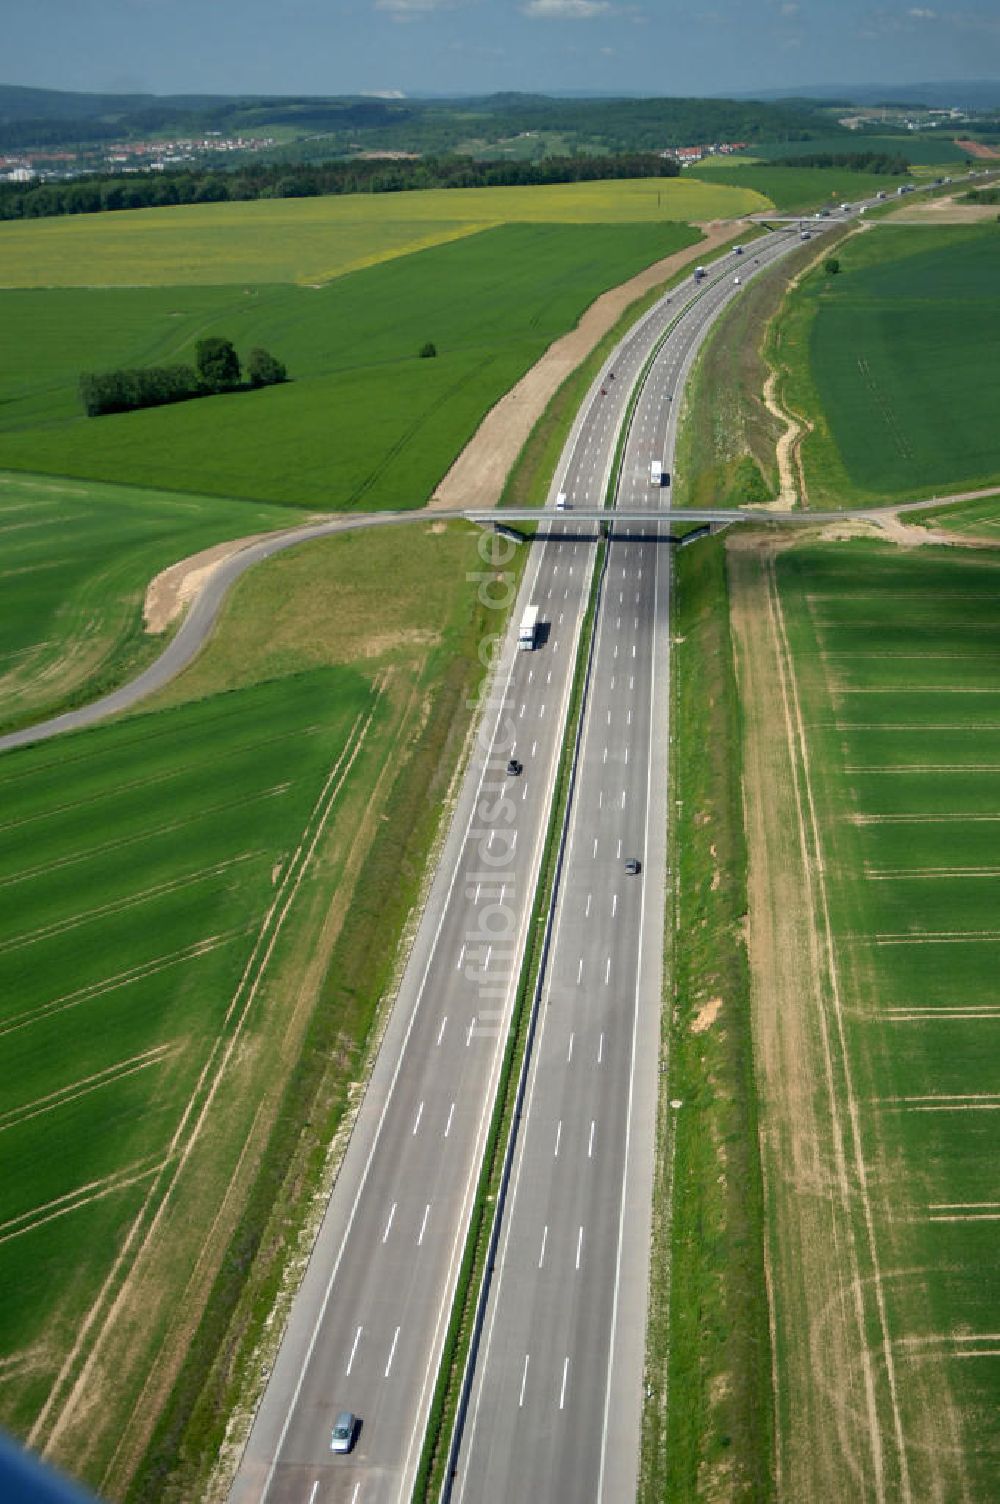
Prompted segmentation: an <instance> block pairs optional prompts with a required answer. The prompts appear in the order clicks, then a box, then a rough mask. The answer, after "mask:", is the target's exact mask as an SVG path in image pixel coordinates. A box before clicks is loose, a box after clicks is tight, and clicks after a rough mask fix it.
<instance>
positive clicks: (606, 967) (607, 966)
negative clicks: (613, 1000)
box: [604, 956, 611, 987]
mask: <svg viewBox="0 0 1000 1504" xmlns="http://www.w3.org/2000/svg"><path fill="white" fill-rule="evenodd" d="M610 981H611V957H610V956H608V958H607V960H606V961H605V963H604V985H605V987H606V986H607V985H608V983H609V982H610Z"/></svg>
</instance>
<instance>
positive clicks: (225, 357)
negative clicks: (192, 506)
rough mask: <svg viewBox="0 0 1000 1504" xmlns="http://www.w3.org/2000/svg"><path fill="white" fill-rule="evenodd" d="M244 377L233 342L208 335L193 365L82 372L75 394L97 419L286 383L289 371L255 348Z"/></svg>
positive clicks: (265, 352) (265, 351)
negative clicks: (108, 415)
mask: <svg viewBox="0 0 1000 1504" xmlns="http://www.w3.org/2000/svg"><path fill="white" fill-rule="evenodd" d="M245 378H246V379H245V380H244V372H243V370H242V368H241V366H240V358H239V356H238V354H237V353H236V349H235V347H234V345H233V344H232V341H231V340H228V339H222V338H220V337H219V336H217V335H212V336H209V337H208V338H207V339H200V340H199V341H198V343H197V345H196V347H195V364H194V365H193V366H191V365H170V366H129V367H122V368H120V369H118V370H115V371H85V372H84V374H83V375H82V376H81V377H80V398H81V401H82V402H83V406H84V411H85V412H86V414H87V416H88V418H99V417H101V416H102V415H103V414H105V413H127V412H133V411H134V410H135V409H136V408H140V407H163V406H164V405H165V404H167V403H169V402H187V401H189V400H190V399H191V398H192V397H213V396H217V395H218V394H219V393H220V392H236V391H246V390H248V389H250V388H256V387H262V386H275V385H277V384H278V383H279V382H282V381H287V380H288V373H287V371H286V370H285V367H284V365H283V364H282V363H281V361H280V360H278V359H276V358H275V356H273V355H272V354H271V353H270V351H268V350H263V349H260V348H259V347H258V348H256V349H253V350H251V351H250V354H249V355H248V356H247V363H246V372H245Z"/></svg>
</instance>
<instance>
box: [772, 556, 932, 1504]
mask: <svg viewBox="0 0 1000 1504" xmlns="http://www.w3.org/2000/svg"><path fill="white" fill-rule="evenodd" d="M762 567H763V572H764V580H765V590H766V597H767V610H768V616H769V619H770V623H771V631H772V634H773V637H774V642H775V647H776V649H777V659H778V673H779V678H780V682H781V698H782V702H783V706H784V716H785V734H786V740H787V744H788V754H789V759H790V762H791V767H792V779H793V787H794V790H795V804H796V810H797V815H798V822H799V848H800V852H801V858H802V871H803V878H804V885H805V889H806V905H807V908H808V912H809V913H810V914H817V915H818V916H819V918H820V923H821V933H820V935H818V936H817V937H816V938H817V940H818V941H819V943H820V947H821V951H822V956H821V957H818V958H817V959H818V960H819V961H820V965H821V968H822V972H823V974H824V976H825V980H826V982H827V984H828V987H829V994H830V1006H829V1012H830V1013H831V1014H832V1019H831V1018H830V1017H828V1009H827V1006H826V1004H825V1003H824V1000H823V997H822V988H821V989H820V990H819V993H818V997H817V1001H818V1004H819V1006H818V1010H817V1011H818V1019H819V1024H820V1036H821V1040H822V1046H823V1063H824V1072H825V1078H826V1094H827V1107H828V1110H829V1113H830V1119H831V1123H832V1125H833V1148H834V1161H835V1169H836V1175H837V1184H838V1189H839V1194H840V1200H841V1206H842V1211H843V1221H844V1226H845V1230H846V1233H847V1246H848V1253H849V1260H850V1266H851V1278H850V1281H849V1285H850V1288H851V1291H852V1293H853V1304H854V1319H855V1324H856V1327H857V1347H858V1355H859V1358H860V1362H861V1366H862V1374H863V1378H864V1390H865V1406H866V1422H867V1428H868V1436H869V1442H870V1446H871V1454H872V1463H873V1466H874V1470H875V1495H876V1498H877V1500H878V1501H879V1504H885V1500H886V1481H885V1456H884V1439H883V1436H882V1423H881V1419H880V1416H879V1407H878V1399H877V1395H876V1389H875V1373H874V1367H873V1363H872V1353H871V1351H870V1346H869V1340H868V1335H867V1330H866V1328H867V1322H868V1313H867V1311H866V1303H865V1296H864V1289H863V1286H862V1281H861V1271H860V1264H859V1259H858V1249H857V1242H856V1233H855V1227H854V1215H853V1210H854V1209H853V1201H854V1197H853V1195H852V1190H851V1183H850V1176H849V1172H848V1165H847V1150H846V1144H847V1143H849V1144H850V1151H851V1159H852V1163H853V1170H854V1177H855V1180H856V1184H857V1199H858V1202H859V1204H860V1207H861V1213H862V1218H863V1222H864V1229H865V1240H866V1245H867V1250H866V1251H867V1254H868V1259H869V1262H870V1265H871V1270H872V1288H873V1291H874V1296H875V1314H876V1318H877V1324H878V1334H879V1345H880V1347H881V1352H882V1358H883V1362H884V1365H885V1375H886V1381H887V1385H888V1391H889V1403H890V1411H891V1418H892V1429H893V1433H894V1437H895V1442H896V1451H897V1456H898V1464H899V1484H900V1499H901V1501H902V1504H912V1497H913V1496H912V1492H911V1487H910V1472H909V1459H908V1456H907V1451H906V1441H905V1437H904V1435H903V1424H902V1416H901V1413H900V1408H899V1396H898V1392H897V1384H896V1368H895V1360H894V1356H893V1351H892V1344H891V1342H890V1340H889V1323H888V1317H887V1313H886V1308H885V1294H884V1289H883V1279H882V1272H881V1265H880V1262H879V1256H878V1245H877V1241H876V1237H875V1222H874V1215H873V1212H872V1204H871V1197H870V1194H869V1190H868V1173H867V1166H866V1163H865V1159H864V1153H863V1147H862V1136H861V1124H860V1118H859V1113H858V1101H857V1095H856V1093H855V1089H854V1083H853V1078H852V1074H851V1064H850V1058H849V1055H848V1049H847V1038H846V1034H845V1029H844V1017H843V1013H844V1010H843V1002H842V999H841V993H840V977H839V971H838V967H837V959H836V951H835V948H834V940H833V926H832V923H831V920H830V909H829V900H828V895H827V891H826V873H825V865H824V861H823V846H822V841H821V839H820V830H819V818H818V816H817V813H816V805H815V800H814V796H813V789H812V780H811V771H810V759H809V749H808V744H807V740H806V732H805V725H804V722H803V718H802V710H801V705H800V702H799V693H798V684H797V681H796V678H795V668H794V660H793V658H792V652H791V647H790V644H789V640H788V633H787V628H786V624H785V617H784V611H783V608H782V604H781V597H780V595H779V592H778V581H777V570H776V563H775V556H774V554H773V552H769V553H768V554H767V555H766V556H764V558H763V559H762ZM831 1025H832V1029H831ZM831 1033H832V1034H833V1035H835V1037H836V1041H837V1051H836V1052H837V1057H838V1058H837V1065H838V1067H839V1071H840V1075H841V1077H842V1080H843V1082H844V1098H845V1106H846V1110H847V1121H848V1125H849V1133H848V1132H847V1131H845V1127H844V1124H843V1121H842V1115H841V1105H840V1101H839V1097H838V1092H837V1086H836V1081H835V1071H834V1043H833V1038H832V1037H831Z"/></svg>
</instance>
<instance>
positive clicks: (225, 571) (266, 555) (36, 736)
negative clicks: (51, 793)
mask: <svg viewBox="0 0 1000 1504" xmlns="http://www.w3.org/2000/svg"><path fill="white" fill-rule="evenodd" d="M996 494H997V488H996V487H992V486H991V487H987V488H985V489H983V490H980V491H963V492H959V493H957V494H955V495H953V496H935V497H933V498H932V499H930V500H925V501H910V502H896V503H892V504H889V505H887V506H883V507H880V506H874V507H859V508H857V509H853V510H844V511H838V512H768V511H765V510H763V509H762V510H760V511H752V510H747V511H738V510H728V509H727V510H722V509H720V510H719V511H718V512H714V511H713V512H712V513H704V514H698V516H697V517H696V516H695V514H694V513H692V512H690V511H689V512H685V513H681V512H676V513H673V514H672V516H673V517H676V518H677V520H678V521H682V520H683V521H695V520H701V518H702V516H704V517H705V518H708V517H711V519H712V520H713V521H717V522H736V521H739V522H756V523H763V524H765V525H767V524H779V525H780V524H786V525H787V524H788V523H793V524H797V525H798V526H803V525H808V524H810V523H813V524H823V523H828V522H840V521H849V520H850V519H851V518H852V517H853V518H861V519H864V520H866V521H869V522H878V520H879V518H880V517H883V516H893V515H894V514H896V513H898V512H920V511H927V510H930V509H931V508H934V507H940V506H945V505H947V504H948V503H949V502H958V501H973V500H979V499H980V498H983V497H987V496H992V495H996ZM578 515H579V514H578ZM544 516H545V513H544V512H543V511H541V510H531V511H530V512H529V511H527V510H524V511H512V510H508V509H506V508H505V509H503V510H498V511H496V512H495V513H493V512H472V511H470V512H466V511H455V512H448V511H444V510H442V509H441V508H440V507H420V508H418V509H415V510H413V511H407V512H367V513H364V514H361V515H345V516H341V517H335V518H331V519H328V520H327V521H325V522H310V523H307V524H305V526H303V527H296V528H290V529H289V530H288V531H287V532H278V533H273V534H270V535H269V536H268V537H266V538H261V539H259V540H258V541H257V542H255V543H251V544H248V545H247V546H246V547H245V548H241V549H239V550H238V551H237V552H236V553H234V554H232V555H231V556H230V557H229V558H228V559H226V560H225V561H224V562H223V563H222V564H220V565H219V566H218V567H217V568H216V569H214V570H213V571H212V573H211V575H210V576H209V578H208V580H207V582H206V583H205V585H204V586H203V587H202V589H201V590H200V591H199V592H198V594H197V595H196V596H195V598H194V600H193V601H192V603H191V606H190V608H189V610H188V612H187V614H186V616H185V617H184V620H183V621H182V623H181V625H180V627H179V628H178V630H177V633H176V635H175V636H174V637H173V638H172V640H171V641H170V642H169V643H168V644H167V646H166V647H165V648H164V650H163V652H162V653H161V654H160V656H159V658H157V659H156V660H155V662H153V663H151V664H150V665H149V667H148V668H146V669H144V670H143V671H142V673H141V674H138V675H137V676H136V677H135V678H134V679H130V680H129V681H128V683H126V684H121V685H119V687H118V688H117V689H114V690H112V691H111V692H110V693H109V694H106V695H102V696H101V698H100V699H99V700H93V701H92V702H91V703H90V704H89V705H81V706H79V707H78V708H77V709H76V710H67V711H65V712H64V713H63V714H62V715H56V716H51V717H50V718H49V719H48V720H45V721H38V722H37V723H36V724H35V725H33V726H22V727H21V728H20V730H18V731H9V732H7V733H5V734H4V735H3V736H0V752H8V751H11V750H12V749H13V748H14V747H26V746H29V745H30V744H31V743H32V742H43V741H48V740H49V739H50V738H51V737H53V736H61V735H62V734H63V733H64V732H67V731H81V730H83V728H84V727H86V726H93V725H94V724H95V723H96V722H98V721H103V720H106V719H107V717H108V716H111V715H117V714H118V712H119V711H122V710H130V709H131V708H132V706H133V705H137V704H138V703H139V702H140V701H141V700H144V699H146V697H147V696H148V695H151V694H154V693H155V692H156V691H157V690H158V689H162V688H163V687H164V685H166V684H169V683H170V681H171V679H175V678H176V677H177V675H178V674H179V673H180V672H181V671H182V670H183V669H185V668H187V666H188V664H189V663H190V662H191V661H192V660H193V659H194V658H195V657H197V655H198V653H199V652H200V651H201V649H202V648H203V647H204V645H205V643H206V641H207V640H208V637H209V635H210V633H211V631H212V628H213V627H214V626H215V622H216V619H217V617H218V615H219V612H220V611H221V609H222V604H223V602H224V600H225V598H226V595H227V594H228V592H229V589H230V587H231V586H232V585H233V584H235V582H236V581H237V580H238V579H239V578H240V576H241V575H243V574H245V573H246V571H247V570H248V569H251V568H252V567H253V565H254V564H260V563H261V562H262V561H263V560H264V559H270V558H271V557H272V556H273V555H274V554H278V553H281V552H282V551H283V550H284V549H286V548H294V547H295V546H296V544H298V543H309V542H311V541H312V540H313V539H314V538H330V537H333V536H335V535H336V534H337V533H346V532H351V531H355V530H357V529H359V528H368V527H392V526H394V525H395V524H399V523H411V522H446V521H448V520H454V521H460V520H464V521H474V522H478V523H480V524H483V523H485V522H487V521H489V520H493V518H494V517H495V520H496V521H497V522H500V523H503V522H509V523H514V522H517V521H521V520H523V519H524V518H530V519H531V520H535V519H536V518H537V519H538V520H539V521H541V520H542V518H543V517H544ZM660 520H661V521H670V520H672V517H671V515H670V514H668V513H665V514H662V515H661V519H660ZM237 541H238V540H237Z"/></svg>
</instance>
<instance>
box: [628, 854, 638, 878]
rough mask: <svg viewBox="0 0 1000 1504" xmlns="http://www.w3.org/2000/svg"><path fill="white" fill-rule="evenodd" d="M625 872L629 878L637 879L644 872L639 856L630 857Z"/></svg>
mask: <svg viewBox="0 0 1000 1504" xmlns="http://www.w3.org/2000/svg"><path fill="white" fill-rule="evenodd" d="M625 871H626V872H627V873H628V875H629V877H637V876H638V875H639V873H640V872H641V871H642V863H641V862H640V860H639V858H638V857H637V856H630V857H629V858H628V860H627V861H626V863H625Z"/></svg>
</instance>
